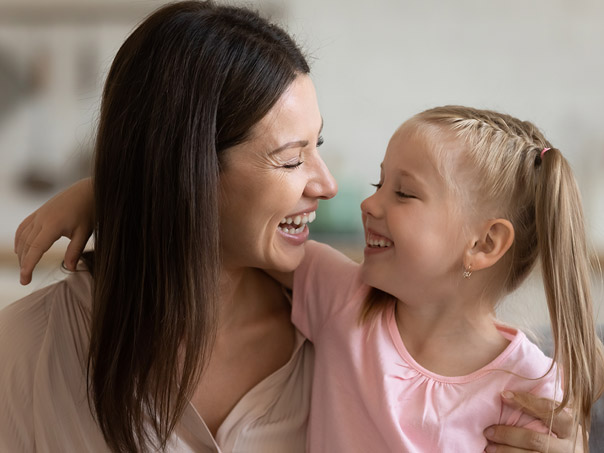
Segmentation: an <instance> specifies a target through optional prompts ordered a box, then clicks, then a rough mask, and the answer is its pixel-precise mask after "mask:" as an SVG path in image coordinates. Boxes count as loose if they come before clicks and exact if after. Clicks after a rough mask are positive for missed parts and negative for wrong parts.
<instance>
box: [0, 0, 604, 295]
mask: <svg viewBox="0 0 604 453" xmlns="http://www.w3.org/2000/svg"><path fill="white" fill-rule="evenodd" d="M159 3H161V2H158V1H153V2H149V1H144V0H142V1H126V0H122V1H120V0H111V1H108V2H107V1H101V0H87V1H85V2H84V1H76V0H70V1H57V0H0V50H1V49H2V48H5V49H6V50H8V51H12V52H13V53H14V54H15V55H16V59H17V61H19V58H21V59H23V58H26V57H27V55H31V54H32V53H33V52H34V51H35V43H37V42H39V41H45V40H47V37H49V38H48V44H49V46H50V48H51V49H52V52H53V54H54V55H56V57H57V59H58V60H57V61H58V62H59V63H60V64H58V65H55V67H54V70H53V71H54V72H53V79H52V80H53V82H52V83H54V84H55V86H56V88H57V90H58V91H56V92H55V94H54V95H53V97H52V99H51V101H50V102H51V105H52V106H53V109H54V110H53V112H54V115H53V116H52V121H53V122H54V123H53V125H52V127H49V131H50V132H51V135H50V136H49V137H50V138H48V150H49V153H54V154H53V155H54V156H55V158H54V161H53V162H52V165H54V166H56V168H57V171H58V172H60V171H61V170H62V169H65V168H68V166H69V164H68V162H69V161H70V159H71V160H73V158H74V155H77V152H78V151H77V147H75V146H71V145H73V144H76V145H77V144H78V143H82V142H84V141H85V140H86V138H87V137H90V135H91V134H92V131H93V129H94V120H95V114H96V110H95V109H96V106H97V102H98V95H99V93H100V87H101V83H102V79H103V77H102V76H100V77H99V78H98V80H97V85H95V87H88V88H87V89H85V90H84V91H83V92H81V93H80V94H78V95H77V96H76V97H75V98H74V97H73V95H72V96H71V97H70V96H69V95H67V94H65V92H64V91H61V90H65V89H66V88H65V86H66V83H68V81H69V80H70V78H73V77H74V72H73V71H74V69H73V68H74V65H76V64H77V58H76V57H75V55H77V52H78V49H79V48H81V45H82V43H83V42H85V40H83V39H82V36H83V37H84V38H85V39H88V40H98V43H97V44H95V45H96V47H95V48H96V52H97V55H96V57H95V58H96V60H95V61H96V64H97V65H98V70H99V74H103V73H104V71H106V69H107V67H108V65H109V63H110V61H111V58H112V56H113V54H114V52H115V51H116V50H117V47H118V46H119V44H120V43H121V42H122V41H123V39H124V38H125V36H126V34H127V33H128V32H129V30H131V29H132V27H133V26H134V25H135V23H136V22H138V18H139V17H142V15H144V14H145V13H146V12H148V11H151V10H152V9H153V8H154V7H155V6H157V5H158V4H159ZM248 4H251V5H252V6H254V5H255V6H257V7H259V8H260V9H262V10H264V11H268V12H269V13H271V14H273V15H274V17H275V18H276V19H277V20H278V21H280V22H281V23H283V24H285V25H286V27H287V28H288V29H289V30H290V31H291V32H292V33H293V34H294V35H296V37H297V39H298V41H299V42H300V43H301V44H302V45H303V47H304V48H305V49H306V51H307V53H308V55H309V56H310V57H311V60H312V66H313V70H312V73H313V77H314V80H315V84H316V86H317V90H318V94H319V102H320V105H321V110H322V114H323V116H324V119H325V129H324V137H325V140H326V142H325V145H324V147H323V148H322V152H323V155H324V157H325V160H326V161H327V162H328V164H329V165H330V167H331V169H332V171H333V173H334V175H335V176H336V178H337V179H338V181H339V183H340V189H341V190H340V194H339V195H338V196H337V197H336V199H335V200H333V201H331V202H330V204H331V206H330V209H331V210H333V211H334V212H337V213H338V215H340V216H341V218H342V219H343V220H344V221H346V222H356V223H357V226H358V222H359V218H360V216H359V215H358V211H357V206H358V203H360V201H361V199H362V198H363V197H364V196H365V195H367V194H368V193H369V192H370V190H371V189H370V187H369V183H370V182H375V180H376V179H377V177H378V167H379V163H380V161H381V158H382V155H383V153H384V150H385V148H386V144H387V141H388V139H389V137H390V135H391V133H392V132H393V131H394V129H395V128H396V127H397V126H398V125H399V124H400V123H401V122H402V121H403V120H405V119H406V118H407V117H409V116H411V115H412V114H414V113H416V112H418V111H420V110H423V109H425V108H428V107H431V106H435V105H441V104H447V103H460V104H468V105H473V106H477V107H486V108H494V109H498V110H503V111H506V112H508V113H511V114H513V115H515V116H518V117H521V118H523V119H528V120H531V121H534V122H535V123H536V124H537V125H539V126H540V127H541V128H542V130H543V131H544V132H545V133H546V135H547V136H548V138H549V139H550V141H552V142H553V143H554V144H555V145H556V146H557V147H558V148H560V149H561V150H562V151H563V152H564V153H565V155H566V156H567V157H568V159H569V160H570V161H571V164H572V165H573V166H574V168H575V171H576V174H577V176H578V179H579V183H580V187H581V190H582V192H583V195H584V200H585V207H586V213H587V217H588V221H589V225H590V231H591V233H592V236H593V239H594V242H595V244H596V246H597V247H598V249H599V250H600V252H601V253H602V252H604V202H602V201H601V200H602V199H604V178H602V177H601V175H602V174H604V124H603V120H602V114H601V111H602V106H603V105H604V86H603V85H604V82H603V81H604V2H602V1H600V0H575V1H569V0H522V1H521V0H508V1H505V2H496V1H492V0H457V1H455V2H452V1H438V2H437V1H419V0H418V1H402V0H374V1H372V2H367V1H364V2H361V1H351V0H290V1H277V0H258V1H256V2H248ZM52 11H59V12H58V13H55V16H52V14H50V13H51V12H52ZM45 16H48V17H54V18H53V19H52V20H50V22H44V20H43V19H40V18H41V17H45ZM66 16H67V17H68V19H67V20H62V19H60V18H61V17H66ZM2 17H4V19H3V18H2ZM28 17H29V18H30V19H28ZM7 18H8V19H7ZM82 18H84V19H85V20H84V22H81V19H82ZM28 21H30V22H32V23H33V24H34V25H35V26H37V28H35V27H34V28H35V29H36V30H37V32H36V33H37V34H36V33H32V32H31V30H30V31H28V30H27V29H26V28H24V24H25V23H27V22H28ZM82 23H83V24H84V25H82ZM27 108H28V105H27V104H23V105H21V106H20V107H19V109H16V110H15V112H14V113H13V115H12V116H11V117H10V119H8V120H5V121H3V122H0V164H1V165H0V211H1V212H2V214H1V216H2V221H1V224H0V249H4V250H7V249H8V248H10V242H11V240H12V234H13V231H14V229H15V228H16V226H17V225H18V223H19V221H20V220H21V219H22V218H23V216H24V215H25V214H26V213H27V212H29V211H30V210H32V209H33V208H34V207H35V206H37V205H38V204H39V203H40V202H41V200H42V199H44V198H46V197H47V196H48V195H43V196H42V195H39V196H29V195H24V194H22V193H19V192H18V191H17V190H16V189H15V187H16V186H15V184H14V181H15V179H16V175H18V172H19V169H20V168H22V165H23V162H24V160H25V159H26V156H27V152H28V151H27V150H28V146H29V145H28V143H30V141H28V140H30V138H28V137H29V132H28V128H30V127H31V126H30V123H29V122H30V121H31V118H30V117H28V114H27ZM57 190H58V188H57ZM5 262H6V260H5ZM11 266H13V268H14V264H13V265H9V267H11ZM7 280H10V279H7V278H4V279H0V285H2V287H3V288H5V287H6V286H5V285H7V284H8V283H6V281H7ZM11 294H13V293H11ZM599 294H600V293H599ZM523 297H524V296H523Z"/></svg>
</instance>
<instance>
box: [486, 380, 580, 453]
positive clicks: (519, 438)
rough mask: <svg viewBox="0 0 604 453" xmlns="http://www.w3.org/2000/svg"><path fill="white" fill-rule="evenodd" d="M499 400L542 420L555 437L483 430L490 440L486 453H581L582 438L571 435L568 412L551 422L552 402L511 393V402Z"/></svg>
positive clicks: (512, 430)
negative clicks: (550, 427) (550, 428)
mask: <svg viewBox="0 0 604 453" xmlns="http://www.w3.org/2000/svg"><path fill="white" fill-rule="evenodd" d="M506 393H507V392H506ZM502 398H503V400H504V402H505V403H506V404H509V405H511V406H513V407H516V408H520V409H522V410H523V411H524V412H526V413H527V414H530V415H532V416H534V417H537V418H539V419H541V420H542V421H543V423H544V424H545V425H546V426H549V425H550V422H551V426H552V432H553V433H554V434H556V436H558V437H557V438H555V437H552V436H549V435H547V434H543V433H537V432H534V431H531V430H529V429H526V428H519V427H515V426H504V425H498V426H491V427H489V428H487V429H486V430H485V436H486V438H487V439H488V440H489V446H488V447H487V449H486V451H487V452H488V453H491V452H497V453H512V452H523V451H526V452H544V453H545V452H548V453H573V452H577V453H578V452H583V436H582V435H581V433H580V432H578V433H575V432H574V430H573V426H574V424H573V417H572V415H571V414H569V413H568V412H567V411H561V412H560V413H558V414H556V415H554V417H553V418H552V417H551V416H552V401H551V400H548V399H544V398H539V397H537V396H535V395H532V394H530V393H521V392H518V393H513V396H512V397H511V398H505V397H503V396H502ZM579 429H581V426H579ZM575 440H576V443H575Z"/></svg>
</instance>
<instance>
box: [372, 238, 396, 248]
mask: <svg viewBox="0 0 604 453" xmlns="http://www.w3.org/2000/svg"><path fill="white" fill-rule="evenodd" d="M367 245H369V246H370V247H380V248H383V247H390V246H391V245H392V242H390V241H389V240H387V239H379V240H378V239H368V240H367Z"/></svg>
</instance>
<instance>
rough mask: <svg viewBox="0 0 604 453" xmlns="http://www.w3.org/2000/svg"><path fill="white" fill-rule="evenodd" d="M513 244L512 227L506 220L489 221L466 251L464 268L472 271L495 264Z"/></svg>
mask: <svg viewBox="0 0 604 453" xmlns="http://www.w3.org/2000/svg"><path fill="white" fill-rule="evenodd" d="M513 242H514V226H513V225H512V223H511V222H510V221H509V220H506V219H493V220H489V221H488V222H487V223H486V225H485V226H484V227H483V228H482V229H481V230H480V232H479V234H478V235H477V236H476V237H475V238H474V242H473V243H472V244H471V245H470V247H469V248H468V250H467V251H466V256H465V259H464V267H465V268H466V269H471V270H472V271H478V270H480V269H486V268H489V267H491V266H493V265H494V264H495V263H497V262H498V261H499V260H500V259H501V257H502V256H503V255H505V253H506V252H507V251H508V250H509V249H510V247H511V246H512V243H513Z"/></svg>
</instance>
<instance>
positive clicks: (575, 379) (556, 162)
mask: <svg viewBox="0 0 604 453" xmlns="http://www.w3.org/2000/svg"><path fill="white" fill-rule="evenodd" d="M535 167H536V168H535V171H536V172H537V173H538V174H537V175H536V176H537V177H536V194H535V227H536V233H537V243H538V247H539V252H540V255H541V268H542V273H543V283H544V288H545V294H546V297H547V305H548V309H549V314H550V321H551V326H552V336H553V340H554V357H553V358H554V361H555V362H556V363H559V364H560V365H561V366H562V370H563V373H564V380H563V391H564V396H563V398H562V402H561V405H560V407H559V408H558V409H557V411H560V410H562V408H564V407H565V406H567V405H571V406H572V407H573V409H574V412H575V414H576V417H577V418H576V421H577V422H579V423H581V424H582V425H583V427H584V428H586V429H588V428H589V426H590V418H591V417H590V412H591V407H592V403H593V402H594V401H595V400H596V399H597V398H598V397H599V396H600V394H601V393H602V386H603V382H602V378H603V376H604V352H603V349H602V343H601V342H600V341H599V340H598V338H597V336H596V333H595V330H594V320H593V307H592V298H591V293H590V289H591V288H590V274H591V272H592V268H591V264H590V253H589V250H588V246H587V241H586V237H585V226H584V220H583V211H582V207H581V197H580V194H579V190H578V187H577V184H576V181H575V179H574V177H573V174H572V170H571V168H570V166H569V164H568V162H567V161H566V159H564V157H563V156H562V154H561V153H560V151H559V150H557V149H556V148H552V149H549V150H547V152H544V151H541V150H539V154H538V155H537V157H536V158H535ZM583 444H584V445H587V436H586V434H585V430H584V433H583Z"/></svg>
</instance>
